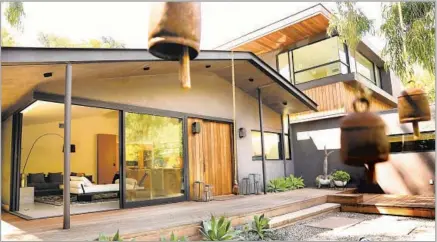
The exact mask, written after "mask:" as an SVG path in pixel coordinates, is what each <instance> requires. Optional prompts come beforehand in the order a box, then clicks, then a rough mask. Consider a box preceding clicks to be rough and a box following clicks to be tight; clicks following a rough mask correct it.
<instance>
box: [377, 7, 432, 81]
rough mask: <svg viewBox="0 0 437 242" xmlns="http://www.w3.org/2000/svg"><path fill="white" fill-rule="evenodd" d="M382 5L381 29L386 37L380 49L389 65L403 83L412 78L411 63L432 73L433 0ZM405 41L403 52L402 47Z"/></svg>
mask: <svg viewBox="0 0 437 242" xmlns="http://www.w3.org/2000/svg"><path fill="white" fill-rule="evenodd" d="M398 6H399V4H388V5H385V6H384V9H383V19H384V23H383V24H382V25H381V33H382V35H383V36H384V37H385V39H386V40H387V42H386V45H385V47H384V49H383V51H382V54H383V56H384V57H385V58H386V59H388V62H387V64H388V67H390V68H391V69H392V70H393V71H394V72H395V73H396V75H398V76H399V77H400V78H401V80H402V81H403V82H404V83H408V82H409V81H411V78H412V76H413V74H414V70H413V67H414V65H416V64H417V65H419V66H420V67H422V68H423V69H425V70H427V71H428V72H430V73H435V67H434V66H435V56H434V54H435V26H434V24H435V22H434V20H435V3H434V2H402V3H400V6H401V13H402V19H403V25H404V26H403V28H402V25H401V22H400V16H399V8H398ZM404 45H405V53H404V52H403V51H404V49H403V48H404Z"/></svg>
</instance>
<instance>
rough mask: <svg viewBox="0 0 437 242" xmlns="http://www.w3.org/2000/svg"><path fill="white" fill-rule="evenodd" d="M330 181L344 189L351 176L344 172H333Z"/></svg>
mask: <svg viewBox="0 0 437 242" xmlns="http://www.w3.org/2000/svg"><path fill="white" fill-rule="evenodd" d="M332 179H333V180H334V184H335V186H337V187H344V186H346V184H347V183H348V182H349V180H350V179H351V176H350V175H349V173H347V172H345V171H335V172H334V173H333V174H332Z"/></svg>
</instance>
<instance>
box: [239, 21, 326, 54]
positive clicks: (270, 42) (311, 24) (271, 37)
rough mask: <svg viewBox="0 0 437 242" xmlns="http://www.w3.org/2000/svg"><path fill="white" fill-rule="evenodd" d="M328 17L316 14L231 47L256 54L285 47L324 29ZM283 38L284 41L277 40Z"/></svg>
mask: <svg viewBox="0 0 437 242" xmlns="http://www.w3.org/2000/svg"><path fill="white" fill-rule="evenodd" d="M328 25H329V21H328V19H327V18H326V17H325V16H324V15H322V14H316V15H314V16H312V17H309V18H307V19H304V20H302V21H300V22H298V23H295V24H292V25H289V26H286V27H284V28H281V29H278V30H275V31H273V32H271V33H268V34H266V35H264V36H261V37H259V38H257V39H254V40H251V41H248V42H246V43H243V44H241V45H240V46H237V47H235V48H233V50H239V51H250V52H253V53H255V54H257V55H259V54H263V53H266V52H270V51H272V50H276V49H279V48H285V47H286V46H290V45H292V44H294V43H296V42H298V41H300V40H303V39H305V38H308V37H310V36H312V35H316V34H320V33H322V32H324V31H326V29H327V27H328ZM279 39H284V41H278V40H279Z"/></svg>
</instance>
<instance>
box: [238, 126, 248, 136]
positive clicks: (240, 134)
mask: <svg viewBox="0 0 437 242" xmlns="http://www.w3.org/2000/svg"><path fill="white" fill-rule="evenodd" d="M238 137H240V139H241V138H244V137H246V129H245V128H239V129H238Z"/></svg>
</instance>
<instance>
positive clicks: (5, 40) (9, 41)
mask: <svg viewBox="0 0 437 242" xmlns="http://www.w3.org/2000/svg"><path fill="white" fill-rule="evenodd" d="M1 31H2V32H1V34H2V46H15V45H16V43H15V40H14V38H13V37H12V35H11V33H9V31H8V30H7V29H6V28H2V29H1Z"/></svg>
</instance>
